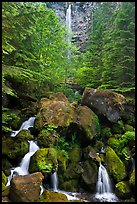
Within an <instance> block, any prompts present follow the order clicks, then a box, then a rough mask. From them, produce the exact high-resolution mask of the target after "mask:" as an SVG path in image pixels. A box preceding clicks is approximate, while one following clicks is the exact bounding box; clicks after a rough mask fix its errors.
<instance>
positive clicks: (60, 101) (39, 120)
mask: <svg viewBox="0 0 137 204" xmlns="http://www.w3.org/2000/svg"><path fill="white" fill-rule="evenodd" d="M59 96H61V97H60V98H59ZM73 116H74V109H73V107H72V106H71V104H70V103H69V102H68V100H67V99H66V97H65V96H63V94H59V95H58V97H57V96H56V97H55V96H54V97H53V98H50V99H48V98H42V99H41V101H40V110H39V112H38V114H37V116H36V120H35V128H36V129H37V130H39V131H40V130H41V129H42V128H43V127H44V126H45V125H55V126H57V127H58V126H61V127H68V126H69V125H70V123H71V122H72V121H73Z"/></svg>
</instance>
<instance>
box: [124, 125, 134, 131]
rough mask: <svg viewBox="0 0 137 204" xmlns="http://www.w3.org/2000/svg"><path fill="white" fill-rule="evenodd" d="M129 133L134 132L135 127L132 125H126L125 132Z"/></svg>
mask: <svg viewBox="0 0 137 204" xmlns="http://www.w3.org/2000/svg"><path fill="white" fill-rule="evenodd" d="M127 131H130V132H132V131H134V127H133V126H131V125H128V124H125V132H127Z"/></svg>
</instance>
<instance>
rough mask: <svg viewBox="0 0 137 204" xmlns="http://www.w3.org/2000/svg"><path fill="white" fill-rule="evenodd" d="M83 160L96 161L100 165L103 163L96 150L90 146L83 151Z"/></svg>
mask: <svg viewBox="0 0 137 204" xmlns="http://www.w3.org/2000/svg"><path fill="white" fill-rule="evenodd" d="M83 158H84V159H85V160H87V159H90V160H93V161H96V162H98V163H100V162H101V159H100V157H99V156H98V154H97V153H96V150H95V148H94V147H92V146H90V145H89V146H87V147H85V148H84V149H83Z"/></svg>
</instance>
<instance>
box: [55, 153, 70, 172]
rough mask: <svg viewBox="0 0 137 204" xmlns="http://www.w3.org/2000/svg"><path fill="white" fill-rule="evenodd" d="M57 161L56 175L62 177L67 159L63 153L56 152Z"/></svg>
mask: <svg viewBox="0 0 137 204" xmlns="http://www.w3.org/2000/svg"><path fill="white" fill-rule="evenodd" d="M57 160H58V173H59V175H64V174H65V173H66V167H67V161H68V159H67V158H66V156H65V155H64V151H62V150H58V153H57Z"/></svg>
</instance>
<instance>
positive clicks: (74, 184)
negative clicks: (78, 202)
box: [61, 179, 78, 192]
mask: <svg viewBox="0 0 137 204" xmlns="http://www.w3.org/2000/svg"><path fill="white" fill-rule="evenodd" d="M61 188H62V189H63V190H65V191H71V192H77V191H78V180H77V179H71V180H69V181H65V182H64V183H63V184H62V185H61Z"/></svg>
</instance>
